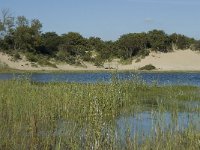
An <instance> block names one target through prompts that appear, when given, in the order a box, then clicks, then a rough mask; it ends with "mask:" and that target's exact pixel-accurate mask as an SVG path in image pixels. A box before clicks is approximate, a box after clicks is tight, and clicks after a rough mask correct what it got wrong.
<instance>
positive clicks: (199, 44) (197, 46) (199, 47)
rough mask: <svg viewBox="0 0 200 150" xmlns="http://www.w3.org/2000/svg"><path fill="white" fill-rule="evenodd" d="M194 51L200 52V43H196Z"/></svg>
mask: <svg viewBox="0 0 200 150" xmlns="http://www.w3.org/2000/svg"><path fill="white" fill-rule="evenodd" d="M192 49H193V50H197V51H200V41H196V42H195V43H194V44H193V47H192Z"/></svg>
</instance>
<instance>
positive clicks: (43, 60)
mask: <svg viewBox="0 0 200 150" xmlns="http://www.w3.org/2000/svg"><path fill="white" fill-rule="evenodd" d="M38 63H39V65H41V66H49V67H53V68H57V66H56V64H53V63H51V62H49V61H48V60H46V59H40V60H39V61H38Z"/></svg>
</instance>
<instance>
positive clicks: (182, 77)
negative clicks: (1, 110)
mask: <svg viewBox="0 0 200 150" xmlns="http://www.w3.org/2000/svg"><path fill="white" fill-rule="evenodd" d="M114 76H116V77H117V78H118V79H120V80H130V79H132V78H133V76H139V77H140V78H141V79H142V80H144V81H145V82H147V83H150V84H151V83H153V82H155V81H156V82H157V83H158V84H159V85H170V84H175V85H193V86H200V73H117V74H114ZM112 77H113V74H112V73H105V72H102V73H59V74H55V73H32V74H30V75H25V74H12V73H6V74H0V80H10V79H14V78H29V79H30V80H31V81H36V82H55V81H56V82H78V83H96V82H111V80H112Z"/></svg>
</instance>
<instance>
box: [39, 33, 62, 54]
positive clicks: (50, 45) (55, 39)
mask: <svg viewBox="0 0 200 150" xmlns="http://www.w3.org/2000/svg"><path fill="white" fill-rule="evenodd" d="M41 39H42V45H43V49H40V52H41V53H44V54H51V55H53V54H55V53H56V52H57V51H58V46H59V44H60V43H61V38H60V36H58V35H57V34H56V33H55V32H46V33H44V34H42V35H41Z"/></svg>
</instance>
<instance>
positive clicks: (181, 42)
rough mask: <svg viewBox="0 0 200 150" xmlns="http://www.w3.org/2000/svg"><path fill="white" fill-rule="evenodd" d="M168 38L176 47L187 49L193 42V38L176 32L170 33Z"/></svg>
mask: <svg viewBox="0 0 200 150" xmlns="http://www.w3.org/2000/svg"><path fill="white" fill-rule="evenodd" d="M170 39H171V41H172V43H173V44H174V45H175V48H176V49H187V48H189V47H190V46H191V44H192V43H194V39H191V38H188V37H186V36H184V35H181V34H176V33H173V34H172V35H170Z"/></svg>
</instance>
